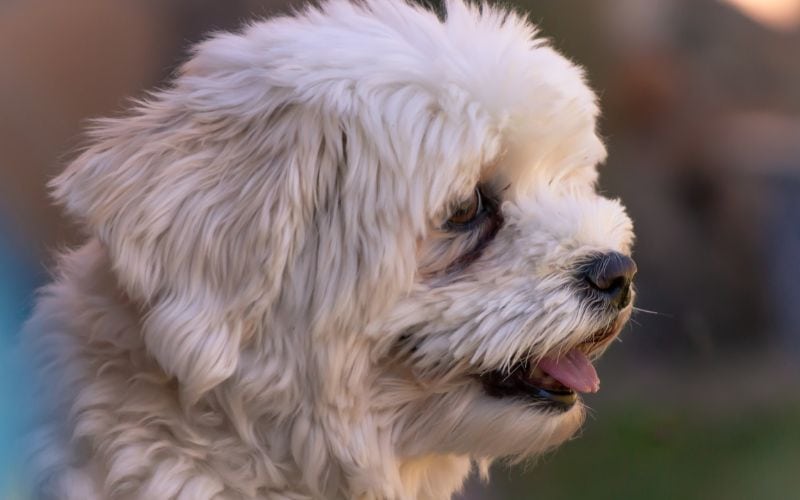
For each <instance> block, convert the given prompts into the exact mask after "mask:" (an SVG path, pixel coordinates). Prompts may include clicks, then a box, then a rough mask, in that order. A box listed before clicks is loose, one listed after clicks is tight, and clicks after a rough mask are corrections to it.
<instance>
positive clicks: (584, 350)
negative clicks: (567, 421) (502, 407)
mask: <svg viewBox="0 0 800 500" xmlns="http://www.w3.org/2000/svg"><path fill="white" fill-rule="evenodd" d="M622 324H624V321H619V320H618V321H616V322H615V323H614V324H613V325H611V326H610V327H607V328H604V329H601V330H599V331H597V332H596V333H594V334H593V335H591V336H590V337H589V338H588V339H587V340H586V341H584V342H583V343H581V344H579V345H578V346H577V347H574V348H572V349H569V350H568V351H566V352H561V353H558V354H552V355H546V356H544V357H542V358H540V359H538V360H533V359H530V358H529V359H525V360H523V361H520V362H519V363H517V364H516V365H514V366H512V368H511V370H493V371H490V372H487V373H484V374H482V375H480V376H479V380H480V382H481V384H482V385H483V388H484V390H485V391H486V393H487V394H489V395H490V396H493V397H497V398H509V397H511V398H515V399H518V400H522V401H526V402H532V403H535V404H536V406H537V407H546V408H548V409H552V410H555V411H566V410H569V409H570V408H572V406H573V405H574V404H575V403H576V402H577V401H578V393H587V392H588V393H592V392H597V391H598V390H600V378H599V377H598V376H597V371H596V370H595V368H594V366H593V365H592V362H591V359H590V358H591V357H592V355H593V354H595V353H597V352H600V351H602V350H604V349H605V347H607V346H608V344H609V343H610V342H611V341H612V340H613V339H614V338H616V336H617V334H618V333H619V331H620V330H621V328H622Z"/></svg>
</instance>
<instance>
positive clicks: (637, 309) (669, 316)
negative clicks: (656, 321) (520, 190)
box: [633, 307, 674, 318]
mask: <svg viewBox="0 0 800 500" xmlns="http://www.w3.org/2000/svg"><path fill="white" fill-rule="evenodd" d="M633 310H634V311H636V312H643V313H647V314H655V315H656V316H666V317H667V318H673V317H674V316H673V315H672V314H667V313H662V312H658V311H649V310H647V309H642V308H641V307H634V308H633Z"/></svg>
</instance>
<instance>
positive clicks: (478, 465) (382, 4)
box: [24, 0, 636, 500]
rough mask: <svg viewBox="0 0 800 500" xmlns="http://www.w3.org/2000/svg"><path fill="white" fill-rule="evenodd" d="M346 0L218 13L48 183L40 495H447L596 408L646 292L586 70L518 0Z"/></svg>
mask: <svg viewBox="0 0 800 500" xmlns="http://www.w3.org/2000/svg"><path fill="white" fill-rule="evenodd" d="M440 14H441V15H437V14H436V13H434V12H431V11H429V10H426V9H425V8H423V7H421V6H419V5H413V4H410V3H406V2H404V1H402V0H359V1H353V2H350V1H346V0H328V1H325V2H324V3H322V4H321V5H318V6H310V7H306V8H305V9H304V10H301V11H298V12H296V13H294V14H293V15H290V16H285V17H278V18H273V19H271V20H265V21H259V22H255V23H252V24H250V25H247V26H246V27H244V28H243V29H242V30H241V32H238V33H222V34H216V35H214V36H212V37H210V38H209V39H207V40H206V41H203V42H201V43H200V44H199V45H197V47H196V48H195V49H194V51H193V53H192V55H191V57H190V58H189V59H188V61H187V62H186V63H185V64H184V65H183V66H182V67H181V69H180V70H179V72H178V73H177V74H176V76H175V79H174V82H173V83H172V84H171V85H170V86H169V87H168V88H165V89H163V90H159V91H155V92H153V93H152V94H151V95H149V96H148V97H147V98H145V99H143V100H141V101H139V102H137V103H136V104H135V106H133V109H132V110H131V111H130V113H129V114H127V115H126V116H124V117H119V118H114V119H104V120H100V121H98V122H96V124H95V125H94V127H93V129H92V130H91V132H90V140H89V145H88V146H87V147H86V148H85V149H84V150H83V151H82V152H81V153H80V154H79V156H78V157H77V158H76V159H75V160H74V161H73V162H72V163H71V164H69V165H68V166H67V168H66V169H65V171H64V172H63V173H61V174H60V175H59V176H57V177H56V178H55V179H54V180H53V181H52V183H51V188H52V193H53V196H54V198H55V200H57V202H58V203H60V204H61V205H62V206H63V207H64V209H65V211H66V212H67V214H68V215H70V216H71V217H73V218H74V219H75V220H76V221H77V222H78V223H79V224H80V225H81V227H83V228H84V229H85V231H86V234H87V241H86V243H85V244H84V245H83V246H81V247H80V248H77V249H75V250H73V251H70V252H68V253H64V254H63V255H61V256H60V257H59V264H58V268H57V273H56V274H57V275H56V277H55V279H54V281H53V283H52V284H50V285H48V286H46V287H45V288H44V289H43V290H42V291H41V295H40V297H39V298H38V301H37V305H36V308H35V310H34V313H33V315H32V318H31V319H30V320H29V322H28V323H27V325H26V327H25V332H24V340H25V344H26V346H27V347H28V348H29V349H30V352H32V353H33V356H34V358H35V362H36V365H37V366H38V369H39V374H40V375H39V377H38V380H39V384H40V385H41V387H40V389H38V390H40V391H41V393H40V394H41V396H40V397H41V400H42V402H43V405H44V406H45V408H43V410H42V414H43V417H42V420H41V422H39V423H38V424H37V427H36V431H35V434H34V436H32V437H31V440H30V446H31V467H32V470H34V471H35V474H36V476H35V478H36V479H35V484H36V486H37V487H38V488H39V490H40V493H41V495H42V497H43V498H65V499H80V500H89V499H101V498H112V499H148V500H154V499H159V500H161V499H192V500H204V499H209V500H210V499H253V498H266V499H292V500H299V499H339V498H342V499H443V498H449V497H450V496H451V495H452V494H453V492H455V491H457V490H458V489H459V488H460V487H461V485H462V483H463V481H464V479H465V477H466V476H467V475H468V474H469V473H470V471H472V470H477V471H478V472H479V473H480V474H482V475H484V476H485V475H486V474H487V470H488V466H489V464H490V463H491V462H492V461H493V460H494V459H497V458H500V457H511V458H512V459H523V458H525V457H530V456H536V455H538V454H541V453H543V452H545V451H547V450H550V449H552V448H553V447H555V446H556V445H558V444H560V443H562V442H563V441H565V440H566V439H568V438H569V437H571V436H572V435H573V434H574V433H575V431H576V430H577V429H578V428H579V426H580V425H581V423H582V420H583V416H584V412H585V409H584V406H583V403H582V400H581V397H580V394H581V393H587V392H589V393H590V392H594V391H597V390H598V388H599V379H598V377H597V374H596V372H595V370H594V368H593V366H592V360H593V359H595V358H596V357H597V356H599V355H600V354H601V353H602V352H603V351H604V350H605V349H606V348H607V347H608V345H609V344H610V343H611V342H612V341H613V340H614V339H615V338H616V337H617V335H618V333H619V331H620V329H621V328H622V326H623V325H624V324H625V322H626V321H627V319H628V317H629V316H630V312H631V309H632V302H633V299H634V291H633V288H632V284H631V282H632V279H633V276H634V274H635V272H636V265H635V263H634V261H633V260H632V259H631V247H632V243H633V228H632V223H631V220H630V218H629V217H628V215H626V212H625V209H624V207H623V206H622V205H621V203H620V202H619V201H617V200H611V199H607V198H604V197H602V196H600V195H599V194H598V192H597V190H596V181H597V175H598V174H597V165H598V164H600V163H602V162H603V161H604V159H605V156H606V151H605V148H604V145H603V143H602V141H601V139H600V138H599V137H598V134H597V132H596V123H595V122H596V119H597V116H598V112H599V111H598V104H597V100H596V97H595V95H594V94H593V92H592V91H591V90H590V89H589V87H588V86H587V84H586V83H585V78H584V75H583V72H582V70H581V69H580V68H579V67H577V66H576V65H575V64H573V63H571V62H570V61H568V60H567V59H565V58H564V57H563V56H561V55H560V54H559V53H558V52H557V51H556V50H554V49H553V48H552V47H551V46H550V45H548V43H547V42H546V41H543V40H542V39H541V38H538V37H537V32H536V30H535V28H534V27H533V26H532V25H531V24H530V23H529V22H528V21H527V20H526V19H525V18H524V17H523V16H521V15H518V14H516V13H514V12H510V11H507V10H504V9H502V8H498V7H493V6H488V5H475V4H470V3H464V2H463V1H462V0H448V1H447V2H446V4H445V9H444V10H443V12H441V13H440Z"/></svg>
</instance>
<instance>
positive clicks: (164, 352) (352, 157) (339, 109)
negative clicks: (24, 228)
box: [51, 26, 425, 400]
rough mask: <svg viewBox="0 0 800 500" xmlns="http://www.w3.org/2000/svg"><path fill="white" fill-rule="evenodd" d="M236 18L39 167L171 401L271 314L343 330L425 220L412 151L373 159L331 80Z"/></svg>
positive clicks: (385, 294)
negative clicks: (129, 318)
mask: <svg viewBox="0 0 800 500" xmlns="http://www.w3.org/2000/svg"><path fill="white" fill-rule="evenodd" d="M250 31H251V33H249V34H248V33H245V35H220V36H217V37H215V38H212V39H210V40H209V41H207V42H204V43H203V44H201V46H200V47H199V49H198V50H197V52H196V53H195V55H194V57H193V58H192V59H191V60H190V61H189V62H188V63H187V64H186V65H185V66H184V67H183V68H182V70H181V72H180V74H179V76H178V77H177V79H176V81H175V84H174V86H173V87H172V88H170V89H168V90H165V91H161V92H158V93H155V94H153V95H152V96H151V98H150V99H149V100H147V101H144V102H141V103H139V104H138V105H137V107H136V108H135V109H134V111H133V112H132V113H131V114H130V115H129V116H126V117H123V118H118V119H109V120H101V121H99V122H97V124H96V126H95V128H94V130H93V131H92V133H91V142H90V146H89V147H88V148H87V149H86V150H85V151H84V152H83V153H82V154H81V155H80V156H79V157H78V158H77V159H76V160H75V161H74V162H73V163H72V164H70V165H69V166H68V167H67V169H66V170H65V171H64V173H62V174H61V175H60V176H58V177H57V178H55V179H54V180H53V181H52V183H51V188H52V190H53V196H54V198H55V199H56V200H57V201H58V202H59V203H61V204H62V205H63V206H64V207H65V209H66V211H67V212H68V213H69V214H70V215H72V216H73V217H75V218H77V219H78V220H79V221H80V222H82V224H83V225H84V227H85V228H86V229H87V230H88V232H89V233H90V234H91V235H93V236H94V237H96V238H97V239H98V240H99V241H100V242H102V243H103V245H104V246H105V248H106V249H107V252H108V254H109V258H110V261H111V263H112V267H113V272H114V273H115V275H116V277H117V280H118V281H119V283H120V285H121V286H122V287H123V288H124V290H125V291H126V293H127V294H128V295H129V296H130V297H131V298H132V299H134V301H135V302H137V303H138V304H139V305H140V306H141V307H142V308H143V311H144V322H143V325H142V330H143V335H144V341H145V344H146V346H147V348H148V349H149V351H150V352H151V354H152V355H153V356H154V357H155V358H156V360H157V361H158V362H159V363H160V364H161V366H162V367H163V368H164V369H165V370H166V371H168V372H169V373H171V374H173V375H174V376H176V377H177V378H178V380H179V381H180V382H181V387H182V388H183V389H184V393H185V397H187V398H188V399H189V400H196V399H197V398H198V397H199V396H200V395H202V394H203V393H204V392H206V391H208V390H209V389H211V388H213V387H214V386H216V385H218V384H219V383H220V382H222V381H224V380H225V379H226V378H228V377H229V376H231V375H232V374H233V373H234V372H235V370H236V367H237V363H238V362H239V353H240V350H241V348H242V345H243V343H245V342H247V341H248V339H250V338H252V337H253V336H255V335H258V334H260V333H261V332H260V330H261V329H263V328H273V329H279V327H280V323H281V321H283V322H284V323H285V322H286V321H287V320H286V318H287V317H288V318H290V320H291V322H292V325H290V327H287V328H290V329H292V330H293V331H295V330H297V329H299V328H305V327H307V328H308V329H309V330H321V329H322V330H325V329H327V330H337V331H349V332H353V331H355V329H354V327H353V325H354V324H363V320H364V317H365V316H368V315H371V314H374V313H375V312H376V311H378V310H379V309H380V308H381V307H383V306H385V305H386V304H389V303H391V301H392V300H394V297H395V296H396V294H397V293H400V292H399V291H400V290H403V289H406V288H408V287H410V285H411V282H412V280H413V276H414V269H415V263H414V245H415V238H414V236H413V234H415V233H418V232H419V231H420V230H421V228H422V227H423V226H424V224H425V214H424V211H423V202H422V200H420V199H417V198H418V197H420V196H422V194H423V193H424V191H423V190H422V189H413V190H410V189H409V186H410V184H411V181H410V178H411V177H412V176H413V174H412V170H411V169H410V168H409V167H408V165H413V163H411V162H405V163H404V164H398V165H402V167H398V166H397V165H390V166H387V165H385V163H386V162H385V161H384V160H382V158H385V157H386V156H387V155H391V154H392V153H391V152H389V153H387V152H386V151H383V150H381V148H383V149H384V150H386V149H388V148H389V146H388V145H387V144H376V142H375V141H371V140H369V139H368V136H369V134H368V132H367V130H368V129H369V127H370V126H371V125H370V124H368V123H367V124H365V123H364V121H363V119H362V118H363V116H360V115H359V113H358V112H354V111H353V106H352V105H351V104H348V100H347V99H345V98H343V97H342V94H341V92H340V91H339V90H338V88H337V87H335V86H334V87H332V89H331V92H330V93H328V94H326V93H325V92H323V91H322V90H320V89H321V88H322V87H323V86H324V85H322V84H320V83H319V82H317V81H314V80H312V79H311V78H310V77H308V75H306V76H303V75H298V74H296V71H297V70H296V68H297V65H296V62H295V61H294V60H293V56H292V53H291V52H290V51H285V50H282V47H281V45H280V44H279V43H276V42H275V43H274V42H273V41H271V40H270V39H268V36H272V35H271V34H272V33H273V32H274V30H267V29H263V30H261V31H260V32H259V31H258V29H257V26H254V27H251V30H250ZM270 51H273V53H270ZM311 74H313V75H314V77H316V76H317V75H319V76H320V77H321V78H322V81H323V82H325V80H324V77H325V74H324V73H319V72H316V73H313V72H312V73H311ZM371 133H374V132H371ZM378 135H379V136H380V137H384V136H386V135H388V132H387V133H383V132H378ZM412 153H413V151H412ZM394 163H397V162H394ZM415 182H418V183H421V184H423V183H425V180H424V179H417V180H416V181H415ZM412 226H413V227H412ZM387 283H388V284H391V286H387ZM280 308H284V309H285V310H284V311H283V312H282V313H281V315H282V316H283V320H281V319H280V318H275V317H274V315H275V314H276V313H275V311H276V310H278V309H280ZM303 322H305V323H306V324H305V325H301V324H300V323H303ZM284 326H285V325H284ZM292 338H293V340H292V341H293V342H301V341H300V340H297V335H296V334H295V335H294V336H293V337H292Z"/></svg>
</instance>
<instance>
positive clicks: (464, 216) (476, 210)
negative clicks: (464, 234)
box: [445, 188, 486, 230]
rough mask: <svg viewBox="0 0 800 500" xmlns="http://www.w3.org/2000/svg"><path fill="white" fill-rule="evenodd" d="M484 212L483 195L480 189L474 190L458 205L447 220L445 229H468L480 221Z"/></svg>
mask: <svg viewBox="0 0 800 500" xmlns="http://www.w3.org/2000/svg"><path fill="white" fill-rule="evenodd" d="M485 212H486V209H485V207H484V205H483V195H482V194H481V190H480V188H475V191H473V193H472V196H471V197H470V198H469V199H468V200H466V201H464V202H463V203H461V204H460V205H458V206H457V207H456V208H455V210H453V212H452V213H451V214H450V218H449V219H447V223H446V224H445V227H446V228H447V229H453V230H458V229H469V227H470V226H471V225H472V224H473V223H475V222H476V221H477V220H478V219H480V218H481V217H482V216H483V215H484V214H485Z"/></svg>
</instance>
